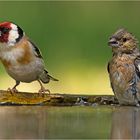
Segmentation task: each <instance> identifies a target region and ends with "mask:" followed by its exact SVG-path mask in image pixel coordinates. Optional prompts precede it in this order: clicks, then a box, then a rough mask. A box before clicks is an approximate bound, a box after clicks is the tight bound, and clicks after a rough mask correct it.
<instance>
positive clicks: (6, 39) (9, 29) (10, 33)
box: [0, 22, 24, 47]
mask: <svg viewBox="0 0 140 140" xmlns="http://www.w3.org/2000/svg"><path fill="white" fill-rule="evenodd" d="M23 36H24V32H23V30H22V29H21V28H20V27H19V26H18V25H16V24H14V23H12V22H2V23H0V47H1V46H2V47H4V46H5V47H10V46H14V45H15V44H16V43H17V42H19V41H20V40H21V39H22V37H23Z"/></svg>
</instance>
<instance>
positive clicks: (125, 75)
mask: <svg viewBox="0 0 140 140" xmlns="http://www.w3.org/2000/svg"><path fill="white" fill-rule="evenodd" d="M133 78H134V69H133V66H132V67H131V68H130V67H123V66H122V67H120V68H118V69H117V68H116V71H113V72H112V76H111V81H112V87H113V91H114V93H115V95H116V96H117V98H118V100H119V102H120V104H135V99H134V91H133V90H132V84H133V83H132V82H133V81H132V79H133ZM135 84H136V83H135Z"/></svg>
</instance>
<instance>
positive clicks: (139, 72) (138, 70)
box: [134, 56, 140, 78]
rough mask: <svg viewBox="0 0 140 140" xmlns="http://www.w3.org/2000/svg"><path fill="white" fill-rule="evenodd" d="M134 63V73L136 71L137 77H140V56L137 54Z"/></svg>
mask: <svg viewBox="0 0 140 140" xmlns="http://www.w3.org/2000/svg"><path fill="white" fill-rule="evenodd" d="M134 65H135V68H136V73H137V75H138V77H139V78H140V56H138V57H137V58H136V59H135V61H134Z"/></svg>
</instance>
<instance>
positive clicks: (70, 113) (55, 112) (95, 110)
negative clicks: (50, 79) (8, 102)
mask: <svg viewBox="0 0 140 140" xmlns="http://www.w3.org/2000/svg"><path fill="white" fill-rule="evenodd" d="M0 124H1V125H0V138H1V139H4V138H7V139H8V138H17V139H19V138H22V139H24V138H28V139H31V138H32V139H35V138H40V139H41V138H48V139H49V138H53V139H62V138H65V139H66V138H67V139H72V138H75V139H78V138H79V139H88V138H92V139H93V138H106V139H109V138H120V139H122V138H140V128H139V124H140V109H139V108H136V107H113V106H111V107H108V106H97V107H83V106H82V107H46V106H12V107H11V106H3V107H0Z"/></svg>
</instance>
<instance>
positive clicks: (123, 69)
mask: <svg viewBox="0 0 140 140" xmlns="http://www.w3.org/2000/svg"><path fill="white" fill-rule="evenodd" d="M109 70H110V78H111V82H112V83H113V84H114V85H115V86H118V87H124V88H125V87H126V86H127V85H128V84H129V83H130V81H131V80H132V78H133V76H134V73H135V67H134V64H133V60H132V59H130V58H129V57H118V58H114V59H112V61H111V63H110V68H109Z"/></svg>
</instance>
